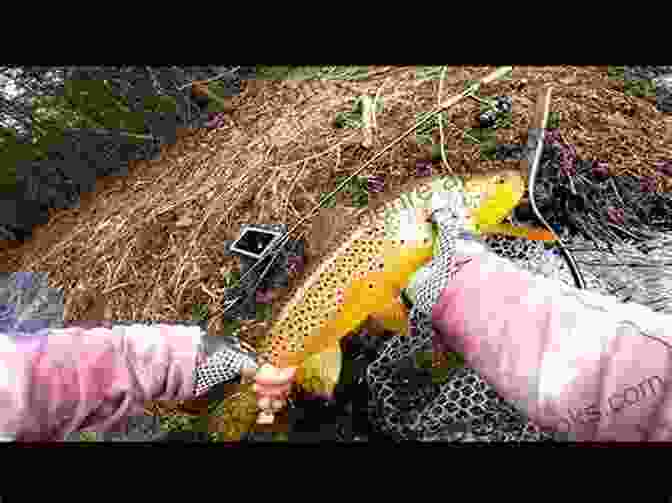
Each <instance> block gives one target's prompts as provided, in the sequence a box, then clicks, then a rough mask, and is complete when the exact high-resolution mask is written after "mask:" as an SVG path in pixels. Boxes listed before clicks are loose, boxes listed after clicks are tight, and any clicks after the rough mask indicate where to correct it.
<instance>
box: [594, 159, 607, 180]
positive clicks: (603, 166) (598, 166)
mask: <svg viewBox="0 0 672 503" xmlns="http://www.w3.org/2000/svg"><path fill="white" fill-rule="evenodd" d="M592 171H593V175H594V176H596V177H598V178H606V177H608V176H609V166H608V165H607V163H606V162H602V161H596V162H594V163H593V169H592Z"/></svg>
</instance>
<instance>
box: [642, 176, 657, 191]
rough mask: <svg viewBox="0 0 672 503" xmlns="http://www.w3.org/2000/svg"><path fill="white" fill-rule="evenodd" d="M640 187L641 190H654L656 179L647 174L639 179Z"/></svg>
mask: <svg viewBox="0 0 672 503" xmlns="http://www.w3.org/2000/svg"><path fill="white" fill-rule="evenodd" d="M641 188H642V191H643V192H655V191H656V180H654V179H653V178H651V177H649V176H647V177H644V178H642V180H641Z"/></svg>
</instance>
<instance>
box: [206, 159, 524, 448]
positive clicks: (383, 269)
mask: <svg viewBox="0 0 672 503" xmlns="http://www.w3.org/2000/svg"><path fill="white" fill-rule="evenodd" d="M502 181H508V182H509V185H510V186H513V187H518V188H519V187H522V178H521V177H520V175H519V174H517V173H515V172H506V173H504V174H497V175H488V176H474V177H472V178H470V179H469V180H468V181H467V182H466V183H465V182H464V181H463V180H462V179H461V178H459V177H434V178H430V179H425V180H422V181H413V182H411V183H410V184H407V185H405V186H404V187H402V188H401V189H400V190H399V191H397V192H396V193H395V194H393V195H386V196H383V197H382V198H381V199H380V200H379V201H377V202H373V204H371V207H370V208H369V209H368V210H364V211H362V212H360V213H359V214H358V215H357V216H356V220H355V223H354V224H352V225H350V226H349V227H348V228H347V229H346V230H344V232H343V233H342V234H341V237H340V239H337V240H336V241H335V242H333V243H332V244H331V246H328V247H327V250H328V251H327V252H326V253H325V256H324V258H322V259H321V260H320V261H319V262H317V263H315V264H313V265H312V266H311V267H310V268H308V269H307V270H306V271H305V273H304V274H303V277H302V279H301V280H299V281H298V283H297V284H296V286H295V287H294V288H293V289H292V290H291V291H290V292H289V293H288V294H287V296H286V300H285V301H284V302H283V304H282V305H281V306H279V308H278V310H277V311H276V314H275V315H274V317H273V319H272V322H271V329H270V331H269V333H268V335H267V337H266V338H265V339H264V341H263V343H262V345H261V347H260V348H258V349H259V353H260V357H261V359H262V360H264V361H268V362H269V363H271V364H272V365H274V366H276V367H280V368H284V367H287V366H297V367H299V371H298V372H297V383H298V384H299V385H300V386H302V387H303V388H304V389H307V390H309V391H313V392H326V393H328V392H329V390H330V387H331V386H333V385H335V383H334V382H330V383H325V381H327V380H328V379H329V377H330V376H327V375H321V374H319V373H318V374H315V373H311V374H310V375H308V374H306V373H304V372H302V371H303V370H304V369H305V367H306V362H307V360H308V359H312V357H314V355H323V354H326V353H328V352H329V351H330V350H332V349H333V348H337V347H338V342H339V340H340V339H341V338H342V337H344V336H346V335H347V334H348V333H349V332H350V331H353V330H356V329H357V328H358V327H359V326H360V325H361V324H362V323H363V322H364V321H365V320H366V318H367V317H368V316H369V315H374V316H376V315H377V316H379V320H380V321H381V322H382V324H383V325H384V326H385V327H386V328H388V329H393V330H397V331H399V332H404V330H405V329H406V327H407V312H406V309H405V306H404V305H403V302H402V301H401V299H400V298H399V294H400V291H401V289H402V288H405V287H406V286H407V285H408V281H409V278H410V277H411V275H412V274H413V273H414V272H415V271H416V270H417V269H418V268H420V267H421V266H422V265H423V264H424V263H426V262H428V261H429V260H430V259H431V256H432V248H433V239H432V236H433V234H432V225H431V223H429V221H427V220H426V218H427V217H428V216H429V213H430V211H431V210H432V209H438V208H439V207H442V206H445V205H446V204H449V202H450V199H451V198H453V197H455V196H456V194H458V193H460V195H464V196H466V203H467V204H466V206H467V208H468V209H470V210H474V209H478V208H479V207H481V206H482V205H483V203H484V202H487V200H488V199H489V196H491V195H492V194H494V192H495V191H496V190H497V186H498V185H499V184H500V183H501V182H502ZM518 195H519V196H520V197H522V192H521V193H520V194H518ZM511 209H512V208H508V211H510V210H511ZM469 218H470V216H469V215H465V225H468V224H469V223H470V220H469ZM339 369H340V367H339ZM331 378H332V380H333V376H331ZM251 393H252V392H251V390H249V389H248V390H246V391H245V392H244V395H241V396H239V397H238V398H236V399H231V400H230V401H229V403H228V404H227V405H225V406H224V408H223V409H221V410H222V416H221V417H222V419H223V420H225V418H228V419H229V420H231V419H232V418H235V422H236V423H237V424H233V425H231V424H229V425H228V427H224V426H225V425H224V424H220V425H219V427H218V428H217V430H218V431H220V432H222V433H225V435H224V436H225V437H228V438H227V439H230V440H234V439H236V438H238V437H239V435H240V434H241V433H242V432H244V431H245V430H246V429H247V428H248V427H249V426H251V425H252V424H253V423H254V421H255V417H254V415H253V414H250V411H251V408H250V403H251V401H250V396H249V394H251ZM236 408H242V409H244V410H245V413H244V414H240V413H234V409H236ZM224 409H227V410H228V411H227V410H224ZM239 412H240V411H239ZM242 416H246V419H243V417H242ZM247 416H250V417H247ZM223 427H224V428H223ZM227 431H228V433H226V432H227Z"/></svg>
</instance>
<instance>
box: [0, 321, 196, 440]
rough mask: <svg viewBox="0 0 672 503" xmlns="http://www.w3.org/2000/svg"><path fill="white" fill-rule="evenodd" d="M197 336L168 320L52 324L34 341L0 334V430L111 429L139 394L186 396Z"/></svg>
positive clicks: (40, 436)
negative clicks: (107, 324)
mask: <svg viewBox="0 0 672 503" xmlns="http://www.w3.org/2000/svg"><path fill="white" fill-rule="evenodd" d="M201 338H202V331H201V329H200V328H199V327H197V326H183V325H167V324H155V325H141V324H137V325H130V326H114V327H113V328H112V329H111V330H110V329H108V328H93V329H83V328H79V327H72V328H67V329H60V330H51V331H49V335H48V337H46V338H45V339H44V342H43V343H42V344H41V345H37V346H36V345H33V346H30V345H25V344H21V343H15V342H13V341H12V340H11V339H10V338H8V337H6V336H5V337H1V336H0V434H2V435H10V436H15V437H16V438H17V439H18V440H58V439H61V438H63V437H64V436H65V435H67V434H68V433H70V432H72V431H76V430H78V429H81V428H83V427H91V426H95V427H96V429H100V430H108V429H111V428H114V427H116V426H118V425H120V424H121V423H122V421H123V420H124V419H125V418H126V417H127V416H128V415H131V414H133V413H136V412H138V411H139V409H140V407H141V404H142V403H143V402H144V401H148V400H179V399H186V398H189V397H191V396H192V395H193V390H194V369H195V367H196V363H197V359H198V358H199V352H198V350H199V344H200V341H201Z"/></svg>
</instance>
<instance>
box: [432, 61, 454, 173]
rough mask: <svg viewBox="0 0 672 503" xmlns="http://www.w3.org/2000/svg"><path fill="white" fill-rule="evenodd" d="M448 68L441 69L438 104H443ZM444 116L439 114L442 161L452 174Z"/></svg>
mask: <svg viewBox="0 0 672 503" xmlns="http://www.w3.org/2000/svg"><path fill="white" fill-rule="evenodd" d="M447 70H448V67H447V66H444V67H443V70H442V71H441V78H440V79H439V93H438V95H437V97H436V98H437V102H438V104H441V97H442V95H443V81H444V80H445V79H446V71H447ZM442 118H443V116H441V115H439V135H440V137H441V162H443V167H444V168H446V171H448V173H451V174H452V172H453V170H452V169H450V165H449V164H448V160H447V159H446V147H445V145H444V143H445V141H446V140H445V137H444V135H443V121H442V120H441V119H442Z"/></svg>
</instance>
